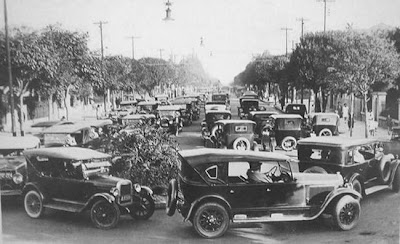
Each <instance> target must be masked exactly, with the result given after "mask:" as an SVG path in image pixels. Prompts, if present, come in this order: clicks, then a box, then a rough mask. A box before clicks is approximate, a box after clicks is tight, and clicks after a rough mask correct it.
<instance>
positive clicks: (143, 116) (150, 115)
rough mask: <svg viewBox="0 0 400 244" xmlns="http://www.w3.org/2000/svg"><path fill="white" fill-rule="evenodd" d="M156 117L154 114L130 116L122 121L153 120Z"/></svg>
mask: <svg viewBox="0 0 400 244" xmlns="http://www.w3.org/2000/svg"><path fill="white" fill-rule="evenodd" d="M155 117H156V116H155V115H154V114H128V115H126V116H124V117H122V119H123V120H124V119H153V118H155Z"/></svg>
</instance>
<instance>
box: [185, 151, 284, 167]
mask: <svg viewBox="0 0 400 244" xmlns="http://www.w3.org/2000/svg"><path fill="white" fill-rule="evenodd" d="M179 154H180V155H181V156H182V157H183V158H185V159H186V160H187V161H188V163H189V164H190V165H192V167H196V166H198V165H200V164H202V163H203V162H206V163H208V162H210V160H211V159H212V161H218V160H221V162H223V161H224V159H225V160H228V161H229V160H232V159H237V160H242V159H243V160H244V161H246V162H249V161H263V160H264V161H287V160H291V158H290V157H289V156H286V155H284V154H280V153H275V152H261V151H250V150H244V151H240V150H229V149H214V148H205V149H190V150H182V151H179Z"/></svg>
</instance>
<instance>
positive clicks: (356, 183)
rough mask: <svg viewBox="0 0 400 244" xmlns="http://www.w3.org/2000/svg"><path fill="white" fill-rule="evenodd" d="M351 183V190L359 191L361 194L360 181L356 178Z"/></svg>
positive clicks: (362, 192) (362, 191)
mask: <svg viewBox="0 0 400 244" xmlns="http://www.w3.org/2000/svg"><path fill="white" fill-rule="evenodd" d="M351 184H352V186H353V190H355V191H356V192H358V193H360V195H361V196H362V195H364V189H363V186H362V184H361V182H360V181H359V180H358V179H354V180H352V181H351Z"/></svg>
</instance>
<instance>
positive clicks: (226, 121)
mask: <svg viewBox="0 0 400 244" xmlns="http://www.w3.org/2000/svg"><path fill="white" fill-rule="evenodd" d="M216 123H218V124H224V125H226V124H244V123H246V124H256V122H254V121H252V120H245V119H221V120H218V121H217V122H216Z"/></svg>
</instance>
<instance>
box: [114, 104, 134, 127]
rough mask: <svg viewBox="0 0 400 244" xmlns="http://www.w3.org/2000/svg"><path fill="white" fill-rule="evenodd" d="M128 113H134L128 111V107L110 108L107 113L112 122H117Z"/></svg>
mask: <svg viewBox="0 0 400 244" xmlns="http://www.w3.org/2000/svg"><path fill="white" fill-rule="evenodd" d="M130 113H134V112H132V111H129V110H128V109H125V108H117V109H112V110H111V112H110V113H109V114H108V118H109V119H111V120H112V121H113V123H114V124H117V123H118V121H119V119H120V118H122V117H124V116H126V115H128V114H130Z"/></svg>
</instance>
